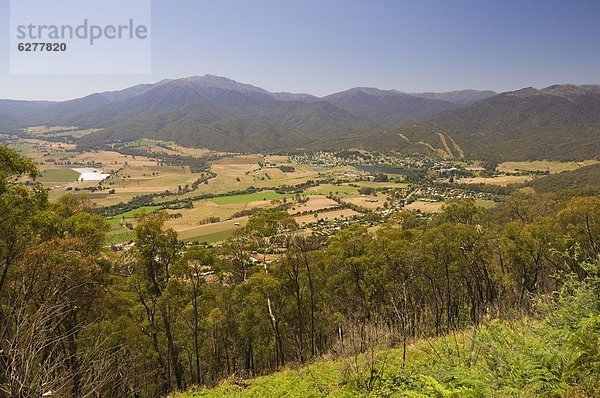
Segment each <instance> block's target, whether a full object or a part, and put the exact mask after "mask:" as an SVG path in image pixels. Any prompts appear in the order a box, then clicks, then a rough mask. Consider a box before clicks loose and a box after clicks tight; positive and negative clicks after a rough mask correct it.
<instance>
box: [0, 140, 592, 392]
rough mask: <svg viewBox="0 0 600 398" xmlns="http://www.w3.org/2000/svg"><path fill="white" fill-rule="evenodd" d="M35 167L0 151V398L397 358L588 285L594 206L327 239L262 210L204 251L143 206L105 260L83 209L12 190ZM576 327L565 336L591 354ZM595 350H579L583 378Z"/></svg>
mask: <svg viewBox="0 0 600 398" xmlns="http://www.w3.org/2000/svg"><path fill="white" fill-rule="evenodd" d="M36 174H37V171H36V168H35V167H34V165H33V164H32V163H31V162H30V161H28V160H27V159H24V158H22V157H20V156H19V155H18V154H17V153H16V152H14V151H12V150H10V149H8V148H6V147H2V146H0V230H1V234H0V336H1V341H0V348H1V351H0V372H1V373H0V392H1V394H3V395H5V396H10V397H18V398H25V397H40V396H57V397H73V398H83V397H116V398H118V397H160V396H166V395H167V394H168V393H169V392H171V391H174V390H183V389H185V388H187V387H189V386H192V385H209V386H210V385H215V384H217V383H218V382H219V381H221V380H223V379H226V378H229V377H231V376H232V375H233V377H235V378H240V379H241V378H245V377H252V376H258V375H262V374H268V373H271V372H274V371H277V370H279V369H282V368H283V367H286V366H290V365H297V364H305V363H310V362H312V361H313V360H315V359H317V358H319V357H321V356H323V355H326V354H327V355H331V356H334V357H348V356H355V355H359V354H361V353H368V352H369V351H370V350H373V349H374V347H399V348H398V349H399V350H401V352H402V356H401V358H402V360H401V362H402V363H401V366H404V365H405V362H406V361H408V360H409V359H408V357H407V352H408V350H407V346H408V345H409V344H410V343H412V342H414V341H417V339H422V338H427V337H433V336H443V335H448V334H451V333H454V332H456V331H460V330H462V329H464V328H466V327H469V326H471V325H478V324H481V323H482V322H484V321H485V320H487V319H490V318H504V319H511V318H521V317H523V316H525V315H527V314H529V313H530V312H531V311H533V308H534V302H535V299H536V297H538V295H540V294H546V293H551V292H554V291H558V290H560V289H564V288H565V280H570V281H573V280H579V281H580V280H584V279H586V278H589V277H590V272H592V271H591V270H592V268H590V267H588V266H584V265H583V264H586V262H588V263H593V262H594V261H596V259H597V258H598V256H599V255H600V198H599V197H598V196H580V197H573V196H560V194H557V193H554V194H552V195H547V196H536V195H533V194H526V193H522V192H515V193H513V194H512V195H511V196H510V197H509V198H508V199H507V200H506V202H505V203H504V204H502V205H501V206H498V207H497V208H494V209H490V210H484V209H482V208H479V207H477V206H476V205H475V202H474V201H472V200H453V201H450V202H449V203H447V204H446V205H445V207H444V208H443V211H442V212H441V213H440V214H438V215H437V216H435V217H433V219H431V220H425V219H422V218H419V217H417V216H415V215H414V214H412V213H409V212H400V213H398V214H396V215H395V216H394V217H392V218H391V219H390V220H389V221H388V222H387V223H386V224H385V225H383V226H381V227H380V228H377V229H375V230H371V231H368V230H367V229H366V228H365V227H362V226H358V225H355V226H351V227H349V228H347V229H343V230H341V231H339V232H338V233H337V234H336V235H334V236H332V237H330V238H324V237H312V236H303V235H300V234H297V233H295V230H296V229H298V225H296V223H295V222H294V220H293V219H292V218H291V217H290V216H289V215H288V214H287V213H285V212H279V211H275V210H263V211H260V212H257V213H255V214H254V215H252V216H251V218H250V220H249V223H248V225H247V226H246V227H244V228H243V229H241V230H240V232H239V233H238V234H236V236H234V237H233V238H230V239H229V240H227V241H225V242H224V244H223V245H221V246H219V247H206V246H203V245H188V244H184V243H183V242H181V241H179V240H178V238H177V234H176V233H175V232H174V231H173V230H171V229H168V228H165V226H164V224H165V221H166V220H167V218H168V217H169V216H168V214H167V213H166V212H156V213H151V214H143V215H141V216H140V218H139V220H138V222H137V225H136V228H135V234H136V237H135V244H134V245H133V246H131V247H130V248H129V249H128V250H122V251H117V250H112V249H109V248H107V247H105V243H104V235H105V233H106V231H107V230H108V223H107V221H106V220H105V219H104V218H102V217H101V216H99V215H96V214H92V213H91V212H90V211H89V205H88V203H87V202H86V200H85V199H82V198H76V197H73V196H65V197H62V198H60V199H59V200H58V201H55V202H52V203H51V202H49V200H48V194H47V192H46V191H45V190H44V189H42V188H39V187H37V186H35V185H26V184H22V183H20V181H22V179H21V177H23V176H25V175H28V176H31V177H35V176H36ZM275 253H278V254H280V256H274V255H273V254H275ZM596 271H597V270H596ZM565 275H568V276H569V277H568V278H565ZM596 298H597V297H596ZM592 326H593V327H592V329H591V332H590V334H589V336H586V335H583V336H580V339H582V340H583V341H585V340H586V339H588V337H589V338H590V341H591V342H592V344H593V342H594V341H597V338H598V333H597V326H598V325H597V324H595V326H594V325H592ZM594 328H596V329H594ZM594 330H595V333H596V334H595V335H594V334H591V333H592V332H593V331H594ZM594 339H596V340H594ZM510 348H511V347H510V343H508V344H507V346H506V349H507V350H510ZM592 348H593V347H592ZM590 352H593V349H592V350H591V351H590ZM595 355H596V356H595V357H594V356H593V355H592V356H591V357H589V358H587V359H586V358H585V357H584V358H583V360H584V361H585V360H587V361H589V371H590V372H592V376H591V379H592V380H594V379H595V380H598V377H597V376H598V374H599V373H598V372H599V369H598V356H597V348H596V354H595ZM583 366H584V367H587V363H585V364H584V365H583ZM593 372H595V373H593ZM599 388H600V387H599V386H598V385H597V383H596V384H594V383H591V384H589V385H586V386H584V387H582V391H581V392H580V395H578V396H594V394H595V393H597V392H598V391H599ZM542 391H543V390H542ZM440 396H443V395H440Z"/></svg>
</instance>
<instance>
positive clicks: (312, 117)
mask: <svg viewBox="0 0 600 398" xmlns="http://www.w3.org/2000/svg"><path fill="white" fill-rule="evenodd" d="M40 124H47V125H69V126H73V125H74V126H80V127H85V128H87V127H94V128H102V129H103V130H102V131H100V132H96V133H93V134H91V135H89V136H86V137H84V138H82V139H81V142H82V143H85V144H88V145H101V144H106V143H110V142H124V141H130V140H135V139H138V138H156V139H164V140H175V141H177V142H179V143H181V144H184V145H190V146H202V147H208V148H211V149H217V150H227V151H265V150H293V149H297V148H313V149H328V148H337V147H348V146H363V147H366V148H372V149H387V150H390V149H399V150H411V151H421V152H422V151H425V152H428V151H429V152H437V153H442V155H445V156H449V157H461V156H463V155H464V156H468V157H488V158H489V157H493V158H498V159H505V158H514V159H518V158H544V157H552V158H565V157H573V158H586V157H588V158H589V157H590V155H593V156H597V154H598V153H599V152H600V150H599V149H600V148H599V146H598V145H599V143H598V141H599V136H600V134H599V133H598V132H599V131H600V130H599V129H600V88H599V87H598V86H569V85H562V86H552V87H549V88H546V89H543V90H536V89H532V88H528V89H523V90H518V91H515V92H508V93H502V94H498V95H496V93H494V92H492V91H476V90H462V91H454V92H448V93H412V94H407V93H403V92H400V91H397V90H380V89H376V88H367V87H357V88H353V89H350V90H347V91H343V92H340V93H335V94H331V95H328V96H326V97H322V98H318V97H315V96H312V95H310V94H293V93H272V92H269V91H267V90H264V89H262V88H259V87H255V86H252V85H249V84H243V83H239V82H236V81H234V80H231V79H227V78H224V77H219V76H214V75H205V76H199V77H198V76H196V77H189V78H183V79H174V80H163V81H160V82H158V83H156V84H143V85H138V86H134V87H130V88H127V89H125V90H120V91H112V92H103V93H96V94H92V95H89V96H87V97H83V98H79V99H75V100H71V101H64V102H45V101H11V100H1V101H0V131H4V132H12V133H16V132H18V131H19V129H20V128H22V127H26V126H33V125H40ZM439 133H442V135H443V136H444V137H445V138H444V139H446V142H444V139H442V138H441V136H440V134H439ZM449 142H450V143H451V144H449Z"/></svg>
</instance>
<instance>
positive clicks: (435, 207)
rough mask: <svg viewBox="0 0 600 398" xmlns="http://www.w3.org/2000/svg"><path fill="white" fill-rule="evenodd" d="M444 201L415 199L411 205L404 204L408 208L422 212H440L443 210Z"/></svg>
mask: <svg viewBox="0 0 600 398" xmlns="http://www.w3.org/2000/svg"><path fill="white" fill-rule="evenodd" d="M442 206H444V202H425V201H422V200H415V201H414V202H412V203H411V204H409V205H406V206H404V208H405V209H407V210H419V211H421V212H422V213H439V212H440V211H442Z"/></svg>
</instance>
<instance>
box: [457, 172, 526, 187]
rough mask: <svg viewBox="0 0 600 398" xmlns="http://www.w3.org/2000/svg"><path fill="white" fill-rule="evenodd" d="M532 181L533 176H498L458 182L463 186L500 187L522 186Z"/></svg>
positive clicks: (466, 179) (464, 179) (465, 179)
mask: <svg viewBox="0 0 600 398" xmlns="http://www.w3.org/2000/svg"><path fill="white" fill-rule="evenodd" d="M531 179H532V177H531V176H518V175H515V176H512V175H507V176H498V177H489V178H488V177H473V178H463V179H460V180H458V181H457V182H459V183H463V184H488V185H499V186H504V187H505V186H507V185H509V184H521V183H524V182H527V181H530V180H531Z"/></svg>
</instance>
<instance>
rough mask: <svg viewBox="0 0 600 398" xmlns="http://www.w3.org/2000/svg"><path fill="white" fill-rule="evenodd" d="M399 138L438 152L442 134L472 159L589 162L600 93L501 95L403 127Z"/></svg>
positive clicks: (567, 90) (591, 89)
mask: <svg viewBox="0 0 600 398" xmlns="http://www.w3.org/2000/svg"><path fill="white" fill-rule="evenodd" d="M399 132H401V133H402V134H404V135H405V136H406V137H408V138H409V139H411V140H415V141H419V140H421V141H424V142H427V143H429V144H431V145H433V146H434V147H435V148H438V149H439V148H442V144H441V142H440V137H439V133H442V134H444V135H445V136H447V137H449V138H451V139H453V140H454V141H455V142H456V143H457V144H458V145H459V146H460V147H461V148H462V149H463V150H464V152H465V153H466V155H467V156H469V157H472V158H485V159H497V160H504V159H511V160H530V159H559V160H571V159H574V160H577V159H589V158H594V157H598V156H599V154H600V87H599V86H571V85H560V86H551V87H548V88H545V89H542V90H536V89H533V88H526V89H522V90H517V91H512V92H507V93H502V94H498V95H496V96H494V97H491V98H488V99H486V100H483V101H480V102H477V103H475V104H473V105H471V106H469V107H466V108H463V109H459V110H454V111H449V112H444V113H441V114H438V115H435V116H433V117H431V118H428V119H426V120H424V121H423V122H421V123H417V124H410V125H409V124H406V125H404V126H402V128H401V129H399ZM455 155H456V154H455Z"/></svg>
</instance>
